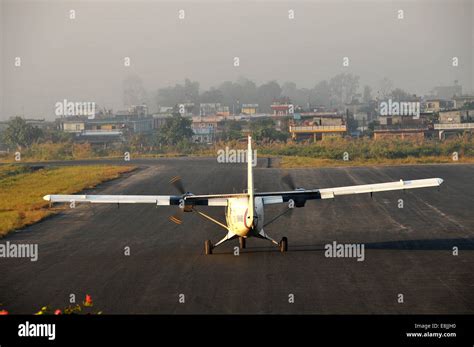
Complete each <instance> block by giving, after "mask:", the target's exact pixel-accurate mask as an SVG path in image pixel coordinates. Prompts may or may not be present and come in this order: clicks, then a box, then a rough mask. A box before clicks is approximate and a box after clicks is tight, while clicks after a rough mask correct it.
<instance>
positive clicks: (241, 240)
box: [239, 236, 247, 249]
mask: <svg viewBox="0 0 474 347" xmlns="http://www.w3.org/2000/svg"><path fill="white" fill-rule="evenodd" d="M246 241H247V240H246V239H245V238H244V237H242V236H240V237H239V246H240V249H245V247H246Z"/></svg>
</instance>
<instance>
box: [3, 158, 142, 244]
mask: <svg viewBox="0 0 474 347" xmlns="http://www.w3.org/2000/svg"><path fill="white" fill-rule="evenodd" d="M133 169H134V167H132V166H106V165H95V166H70V167H56V168H45V169H40V170H37V171H30V170H29V169H28V167H26V166H17V165H3V166H0V237H3V236H5V235H6V234H7V233H8V232H10V231H12V230H15V229H19V228H22V227H24V226H26V225H30V224H33V223H35V222H38V221H40V220H41V219H43V218H45V217H47V216H49V215H51V214H53V213H55V210H52V209H49V208H48V206H49V204H48V202H47V201H45V200H43V196H44V195H47V194H73V193H77V192H80V191H82V190H84V189H87V188H93V187H95V186H96V185H98V184H99V183H101V182H104V181H107V180H110V179H114V178H117V177H119V176H120V175H121V174H122V173H125V172H128V171H131V170H133Z"/></svg>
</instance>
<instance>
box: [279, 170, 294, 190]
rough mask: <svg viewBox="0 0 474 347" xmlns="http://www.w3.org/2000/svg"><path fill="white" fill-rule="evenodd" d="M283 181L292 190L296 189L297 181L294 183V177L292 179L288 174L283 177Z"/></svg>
mask: <svg viewBox="0 0 474 347" xmlns="http://www.w3.org/2000/svg"><path fill="white" fill-rule="evenodd" d="M281 181H282V182H283V183H284V184H285V185H286V186H287V187H289V188H290V189H291V190H295V189H296V184H295V181H293V177H291V175H290V174H289V173H286V174H285V175H283V177H282V178H281Z"/></svg>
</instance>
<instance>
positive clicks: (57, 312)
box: [54, 309, 63, 316]
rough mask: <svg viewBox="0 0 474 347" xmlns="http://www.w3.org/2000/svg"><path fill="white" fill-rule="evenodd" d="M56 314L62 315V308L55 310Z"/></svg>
mask: <svg viewBox="0 0 474 347" xmlns="http://www.w3.org/2000/svg"><path fill="white" fill-rule="evenodd" d="M54 314H55V315H56V316H57V315H60V314H63V313H62V312H61V310H59V309H58V310H56V311H54Z"/></svg>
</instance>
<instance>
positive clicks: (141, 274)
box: [0, 158, 474, 314]
mask: <svg viewBox="0 0 474 347" xmlns="http://www.w3.org/2000/svg"><path fill="white" fill-rule="evenodd" d="M109 162H110V163H115V162H114V161H109ZM88 163H89V162H87V161H85V162H83V164H88ZM122 163H123V162H122ZM56 164H62V165H71V163H67V162H65V163H56ZM126 164H134V165H137V166H139V169H138V170H137V171H135V172H134V173H132V174H128V175H126V176H124V177H123V178H120V179H117V180H114V181H111V182H108V183H105V184H102V185H100V186H99V187H97V188H96V189H93V190H89V191H88V192H89V193H96V194H178V193H177V192H176V191H175V190H174V188H173V187H171V186H170V185H169V183H168V182H169V180H170V178H171V177H173V176H175V175H180V176H181V177H182V178H183V181H184V183H185V188H186V190H188V191H190V192H193V193H194V194H207V193H229V192H231V193H232V192H241V191H242V190H243V189H244V188H245V187H246V167H245V165H243V164H219V163H217V162H216V160H215V159H206V158H195V159H194V158H177V159H150V160H140V161H133V160H132V161H131V162H129V163H126ZM287 172H290V173H291V175H292V177H293V178H294V181H295V182H296V184H297V185H299V186H302V187H304V188H307V189H310V188H311V189H313V188H327V187H337V186H345V185H355V184H365V183H378V182H386V181H396V180H399V179H404V180H405V179H421V178H430V177H440V178H443V179H444V183H443V185H442V186H441V189H440V190H438V189H431V188H428V189H420V190H413V191H407V192H386V193H376V194H374V196H373V198H371V197H370V195H368V194H367V195H361V196H347V197H340V198H336V199H334V200H332V199H330V200H317V201H309V202H307V204H306V207H305V208H299V209H295V210H294V211H293V212H292V213H291V215H289V216H284V217H282V218H281V219H279V220H278V221H277V222H275V223H273V224H271V225H270V226H268V228H267V229H266V232H267V233H268V234H270V235H271V236H272V237H274V238H275V239H278V240H279V239H280V238H281V237H282V236H287V237H288V239H289V251H288V252H287V253H284V254H281V253H280V252H279V251H278V249H277V248H276V247H274V246H273V245H272V244H271V243H269V242H268V241H265V240H259V239H248V240H247V249H245V250H242V251H241V252H240V255H238V256H235V255H234V247H236V246H238V241H237V240H235V241H230V242H228V243H225V244H224V245H222V246H221V247H219V248H217V249H215V250H214V254H213V255H211V256H205V255H204V240H206V239H210V240H212V241H214V242H215V241H217V240H219V239H220V238H222V237H223V235H224V230H223V229H220V228H219V226H217V225H215V224H212V223H210V222H208V221H206V220H203V219H202V218H201V217H199V216H198V215H196V214H194V213H187V214H185V216H184V223H183V224H182V225H176V224H173V223H171V222H170V221H169V220H168V217H169V216H170V215H172V214H174V212H175V211H176V210H175V208H173V207H160V208H156V206H153V205H128V206H126V205H121V206H120V208H117V206H115V205H112V206H111V205H108V206H105V205H101V206H98V205H95V206H92V207H91V206H85V205H81V206H78V207H76V208H75V209H69V210H67V211H65V212H62V213H60V214H58V215H56V216H53V217H51V218H48V219H46V220H44V221H43V222H40V223H37V224H35V225H33V226H30V227H27V228H25V229H23V230H19V231H17V232H13V233H11V234H10V235H9V236H8V237H6V238H4V239H2V240H0V243H5V242H6V241H9V242H11V243H37V244H38V249H39V259H38V261H36V262H31V261H30V260H28V259H0V273H1V281H0V303H1V304H3V307H4V308H5V309H7V310H8V311H10V313H12V314H15V313H26V314H28V313H34V312H36V311H38V310H39V309H40V308H41V307H42V306H45V305H50V306H51V307H54V308H63V307H65V306H67V305H68V304H69V296H70V294H75V295H76V296H77V298H78V299H81V298H83V297H84V296H85V294H90V295H91V296H92V298H93V300H94V305H95V306H94V307H95V308H96V309H97V310H100V311H103V313H104V314H121V313H126V314H145V313H154V314H162V313H163V314H164V313H176V314H188V313H192V314H200V313H203V314H207V313H212V314H215V313H277V314H280V313H284V314H289V313H297V314H300V313H303V314H306V313H316V314H371V313H379V314H448V313H471V314H472V313H474V216H473V211H474V185H473V177H474V165H420V166H395V167H354V168H321V169H318V168H314V169H294V170H283V169H280V168H278V167H270V168H268V167H267V165H266V164H265V163H263V164H262V163H260V164H259V166H258V167H257V168H256V169H255V170H254V175H255V178H254V179H255V187H256V189H257V190H258V191H275V190H287V189H288V188H287V187H286V186H285V185H284V184H283V183H282V181H281V177H282V176H283V175H284V174H285V173H287ZM399 199H402V200H403V208H399V204H400V201H399ZM284 208H285V206H276V205H274V206H270V207H268V208H267V209H266V216H265V217H266V218H267V219H270V218H271V217H272V216H275V215H277V214H278V213H279V212H281V211H283V210H284ZM205 211H207V212H208V213H209V214H211V215H212V216H214V217H216V218H217V219H219V220H221V221H224V214H223V213H224V208H223V207H214V208H211V207H208V208H205ZM333 241H336V242H338V243H361V244H364V245H365V259H364V261H357V260H356V259H354V258H352V259H351V258H328V257H325V252H324V246H325V245H326V244H328V243H332V242H333ZM125 247H129V248H130V255H129V256H127V255H125V254H124V253H125V252H124V251H125ZM453 247H458V249H459V254H458V255H457V256H455V255H453ZM181 294H183V295H184V296H180V295H181ZM399 294H402V295H403V302H399V301H400V296H399ZM183 298H184V302H182V301H183ZM291 298H294V302H292V300H291ZM180 299H181V302H180Z"/></svg>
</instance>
